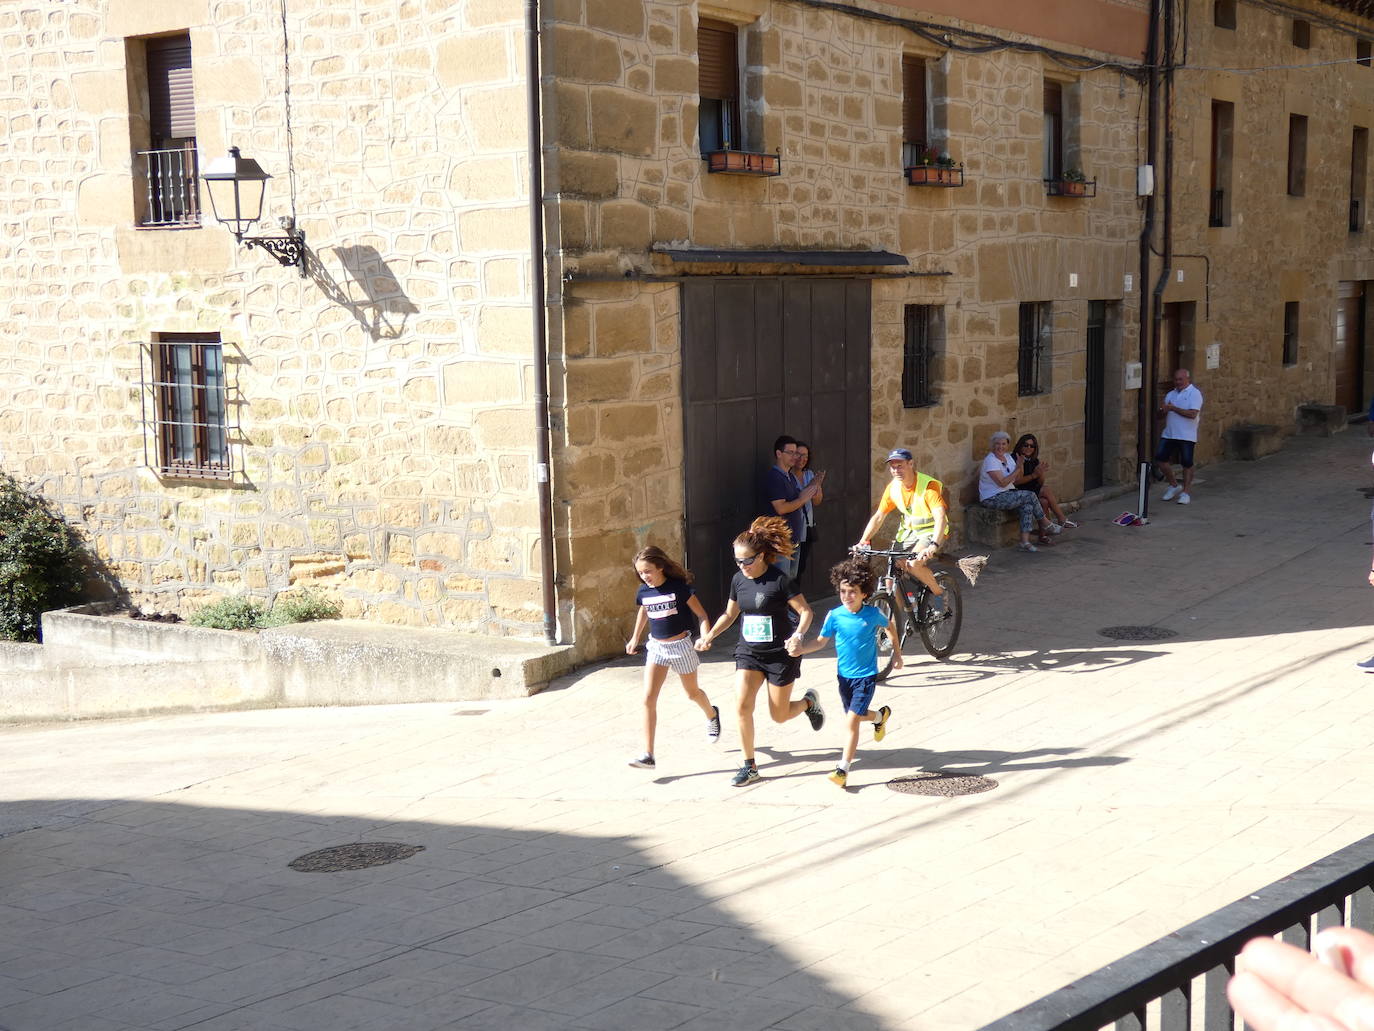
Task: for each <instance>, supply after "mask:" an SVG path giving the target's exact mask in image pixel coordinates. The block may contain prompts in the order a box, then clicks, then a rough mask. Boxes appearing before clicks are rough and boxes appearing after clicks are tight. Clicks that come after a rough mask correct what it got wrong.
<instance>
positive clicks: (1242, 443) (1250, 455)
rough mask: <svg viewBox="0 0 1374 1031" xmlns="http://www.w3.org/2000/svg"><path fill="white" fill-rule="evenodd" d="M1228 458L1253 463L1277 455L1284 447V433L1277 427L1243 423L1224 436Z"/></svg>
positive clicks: (1229, 430) (1233, 427)
mask: <svg viewBox="0 0 1374 1031" xmlns="http://www.w3.org/2000/svg"><path fill="white" fill-rule="evenodd" d="M1222 439H1223V440H1224V441H1225V444H1226V457H1227V459H1230V460H1240V461H1242V462H1253V461H1254V460H1255V459H1257V458H1263V457H1264V456H1265V455H1272V454H1275V453H1276V452H1277V451H1278V450H1279V449H1280V448H1281V447H1283V431H1282V430H1281V429H1279V428H1278V427H1277V426H1268V425H1263V424H1260V423H1250V422H1242V423H1238V424H1236V425H1235V426H1232V427H1231V428H1230V429H1228V430H1227V431H1226V432H1225V433H1223V434H1222Z"/></svg>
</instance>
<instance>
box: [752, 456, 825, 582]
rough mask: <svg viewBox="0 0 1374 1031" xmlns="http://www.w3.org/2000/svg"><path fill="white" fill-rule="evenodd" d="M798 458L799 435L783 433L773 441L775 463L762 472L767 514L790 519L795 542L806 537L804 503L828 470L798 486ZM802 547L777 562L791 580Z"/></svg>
mask: <svg viewBox="0 0 1374 1031" xmlns="http://www.w3.org/2000/svg"><path fill="white" fill-rule="evenodd" d="M796 461H797V438H795V437H789V436H787V435H786V434H783V435H782V436H781V437H779V438H778V439H777V440H775V441H773V465H772V467H771V468H770V469H769V470H768V472H766V473H764V475H763V500H764V509H763V514H764V515H778V516H782V517H783V518H784V519H786V520H787V525H788V527H789V528H790V529H791V530H792V543H793V545H800V544H801V543H802V542H803V541H805V540H806V514H805V513H804V512H803V511H802V508H803V506H805V505H806V503H807V502H808V501H810V500H811V499H812V498H814V497H815V496H816V492H817V491H818V490H820V489H821V484H822V482H823V481H824V480H825V473H824V472H819V473H817V474H816V478H815V479H814V480H812V481H811V482H810V483H809V484H807V485H806V486H805V487H799V486H798V485H797V481H796V480H794V479H793V478H792V466H793V465H795V464H796ZM799 557H800V549H798V550H797V551H793V552H792V557H791V558H786V559H784V558H780V559H778V561H777V562H776V563H775V565H776V566H777V567H778V568H779V569H781V570H782V571H783V572H784V573H786V574H787V576H788V578H789V579H793V580H795V579H796V577H797V560H798V558H799Z"/></svg>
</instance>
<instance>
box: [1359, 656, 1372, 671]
mask: <svg viewBox="0 0 1374 1031" xmlns="http://www.w3.org/2000/svg"><path fill="white" fill-rule="evenodd" d="M1355 668H1356V669H1362V670H1364V671H1365V672H1366V673H1374V657H1371V658H1368V659H1365V660H1364V662H1357V663H1355Z"/></svg>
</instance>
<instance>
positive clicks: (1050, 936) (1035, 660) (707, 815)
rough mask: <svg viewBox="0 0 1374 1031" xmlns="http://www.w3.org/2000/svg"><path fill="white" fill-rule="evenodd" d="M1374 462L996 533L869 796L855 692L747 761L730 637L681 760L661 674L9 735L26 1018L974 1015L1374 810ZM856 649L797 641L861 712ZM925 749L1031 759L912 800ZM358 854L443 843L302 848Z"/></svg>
mask: <svg viewBox="0 0 1374 1031" xmlns="http://www.w3.org/2000/svg"><path fill="white" fill-rule="evenodd" d="M1370 483H1371V474H1370V465H1369V442H1368V441H1367V438H1366V437H1365V436H1364V432H1363V430H1362V429H1361V428H1358V427H1357V428H1356V429H1355V430H1354V431H1352V432H1348V433H1345V434H1342V435H1341V436H1339V437H1336V438H1334V439H1330V440H1320V439H1293V440H1291V441H1290V442H1289V443H1288V445H1287V447H1286V448H1285V450H1284V451H1283V453H1282V454H1280V455H1277V456H1274V457H1272V458H1269V459H1266V460H1263V461H1261V462H1257V463H1235V464H1229V465H1218V466H1212V467H1209V468H1206V469H1204V470H1202V471H1201V473H1200V476H1199V480H1198V483H1197V486H1196V489H1195V491H1194V495H1193V496H1194V503H1193V504H1192V505H1191V506H1189V507H1186V508H1185V507H1181V506H1178V505H1174V504H1162V503H1159V502H1156V507H1155V510H1154V512H1152V516H1153V521H1152V524H1151V525H1149V526H1146V527H1139V528H1120V527H1117V526H1114V525H1111V523H1110V522H1109V520H1110V519H1111V518H1112V517H1113V516H1115V515H1117V514H1118V513H1119V512H1120V511H1122V510H1123V509H1125V508H1128V507H1130V505H1131V499H1130V498H1129V497H1125V498H1119V499H1117V500H1115V501H1112V502H1107V503H1105V504H1103V505H1099V506H1097V507H1095V508H1090V509H1087V510H1085V511H1084V512H1083V513H1080V515H1079V516H1078V517H1077V518H1079V520H1080V521H1081V522H1082V523H1083V526H1082V528H1081V529H1079V530H1077V531H1071V532H1070V533H1069V534H1066V536H1065V538H1063V539H1062V540H1063V542H1062V543H1061V545H1059V546H1057V547H1054V548H1052V549H1047V550H1046V551H1045V552H1043V553H1041V554H1036V555H1022V554H1018V553H1011V552H1006V553H998V554H996V555H995V556H994V557H993V561H992V564H991V565H990V566H989V568H988V570H987V572H986V573H985V574H984V577H983V578H982V580H981V581H980V582H979V584H978V586H977V587H976V588H974V589H969V590H966V591H965V600H966V602H967V606H968V617H967V620H966V622H965V625H964V631H963V635H962V638H961V642H960V650H959V652H958V653H957V654H956V655H955V657H954V661H952V662H950V663H947V664H940V663H936V662H933V661H931V660H930V659H929V658H928V657H925V656H924V654H923V653H922V654H921V655H915V654H913V655H911V660H912V661H911V662H910V665H909V666H908V667H907V669H906V670H905V671H904V672H903V673H901V674H900V675H899V676H897V677H896V678H895V679H894V680H893V681H892V682H891V683H890V684H889V685H888V686H885V687H880V690H879V698H878V702H879V704H882V703H886V704H889V705H891V706H892V708H893V710H894V718H893V724H892V730H891V732H890V733H889V735H888V737H887V739H886V740H885V741H884V742H883V743H882V744H881V745H879V746H874V745H872V742H871V735H870V734H868V733H865V735H864V738H863V739H862V742H861V746H860V753H859V755H860V761H859V762H858V763H857V764H856V765H855V767H854V770H853V772H852V773H851V777H850V785H851V786H850V789H849V790H847V791H842V790H840V789H838V788H836V787H835V786H834V785H832V784H830V783H829V782H828V781H827V780H826V774H827V773H829V771H830V769H831V768H832V766H831V764H832V761H833V759H834V757H835V755H836V746H837V743H838V742H839V740H840V726H839V720H838V719H834V720H833V721H832V723H831V724H830V725H829V726H827V727H826V728H825V729H824V730H823V731H822V732H820V733H818V734H817V733H813V732H812V731H811V730H810V729H809V727H808V726H807V724H806V721H805V720H796V721H793V722H791V723H789V724H787V725H785V726H783V727H776V726H774V725H772V724H770V723H766V722H762V721H761V722H760V723H759V730H760V733H759V742H760V745H761V751H760V760H761V765H762V769H763V773H764V776H765V780H764V781H763V782H762V783H760V784H759V785H757V786H754V787H751V788H747V789H744V790H737V789H732V788H731V787H730V786H729V783H728V782H729V778H730V776H731V774H732V772H733V771H734V769H735V768H736V767H737V765H738V761H739V753H738V738H737V735H736V733H735V729H734V719H733V717H732V716H731V715H730V713H731V711H732V709H733V704H732V701H731V696H730V692H729V686H728V685H729V682H730V679H731V673H732V664H731V663H730V661H729V656H728V653H727V650H718V651H717V652H715V653H713V654H712V656H711V662H710V663H709V665H708V666H707V667H706V668H705V670H704V673H703V678H702V683H703V686H704V687H705V688H706V689H707V691H708V693H709V694H710V695H711V697H712V699H713V700H715V701H716V702H717V703H718V704H720V705H721V708H722V710H723V711H724V713H725V715H726V721H725V724H726V726H725V734H724V740H723V742H722V744H721V745H719V746H718V747H717V748H716V749H712V747H711V746H709V745H708V744H707V743H706V742H705V740H704V737H703V734H702V730H703V728H702V726H701V720H700V717H699V714H698V713H697V712H696V710H695V709H694V708H693V707H692V706H690V704H689V703H687V702H686V700H685V699H684V698H683V697H682V695H681V692H680V691H678V690H677V688H676V686H675V683H674V682H673V681H670V683H669V685H668V686H667V687H666V688H665V691H664V695H663V701H662V703H661V705H660V716H661V719H660V735H659V736H660V741H659V748H658V753H659V766H658V769H657V770H656V771H642V770H635V769H631V768H629V767H627V766H626V764H625V761H626V760H627V759H628V758H630V757H631V756H632V755H633V754H635V753H636V752H637V751H638V746H639V738H638V695H639V690H638V683H639V676H640V669H639V663H638V660H629V659H625V660H620V661H617V662H613V663H610V664H607V665H602V666H597V667H593V668H590V669H587V670H584V671H582V672H581V673H579V674H578V675H576V676H573V677H570V678H567V679H566V680H564V681H561V682H560V683H559V684H558V685H557V686H556V687H555V689H553V690H550V691H548V692H546V693H544V694H542V695H539V696H537V697H534V698H531V699H524V700H518V701H503V702H496V703H471V704H440V705H417V706H394V707H384V708H357V709H312V710H282V711H268V712H239V713H224V714H213V715H203V716H181V717H168V718H160V719H143V720H132V721H118V722H105V723H91V724H82V725H65V726H42V727H25V728H11V729H8V730H4V731H0V749H3V754H4V757H5V761H4V763H3V766H2V767H0V834H4V835H5V836H4V837H3V838H0V1028H4V1029H7V1031H116V1029H138V1031H150V1029H168V1031H170V1029H183V1028H187V1029H189V1028H194V1029H196V1031H229V1029H244V1031H250V1029H251V1031H286V1029H296V1031H314V1029H320V1031H323V1029H329V1031H339V1029H346V1028H368V1029H383V1028H385V1029H393V1028H394V1029H405V1031H424V1029H428V1028H463V1029H501V1031H508V1029H515V1031H541V1029H551V1028H578V1029H595V1031H612V1029H627V1031H655V1029H669V1028H685V1029H693V1031H696V1029H712V1031H719V1029H727V1028H728V1029H739V1031H750V1029H760V1028H778V1029H786V1031H813V1029H814V1031H820V1029H826V1031H835V1029H864V1031H869V1029H898V1028H901V1029H908V1028H916V1029H932V1031H960V1029H971V1028H977V1027H978V1026H980V1025H981V1024H982V1023H984V1022H986V1021H988V1020H991V1019H993V1018H995V1017H997V1016H999V1015H1000V1014H1002V1013H1004V1012H1006V1011H1008V1010H1010V1009H1013V1008H1015V1007H1016V1006H1019V1005H1021V1004H1023V1003H1025V1002H1027V1001H1030V1000H1031V999H1033V998H1035V997H1037V996H1039V995H1041V994H1044V993H1045V992H1047V991H1049V990H1051V989H1053V988H1055V987H1057V986H1058V985H1060V984H1061V983H1063V982H1064V981H1066V980H1069V979H1071V978H1073V977H1075V976H1076V975H1079V974H1082V973H1085V972H1087V971H1089V970H1092V969H1094V968H1096V967H1098V966H1100V965H1102V964H1103V963H1106V962H1108V961H1110V960H1112V959H1114V958H1116V957H1117V956H1119V955H1121V954H1122V953H1125V952H1127V951H1129V950H1131V949H1133V948H1136V947H1138V946H1140V945H1142V944H1144V943H1146V942H1148V941H1150V940H1152V939H1154V938H1155V937H1158V936H1159V935H1161V934H1164V933H1167V932H1168V931H1170V930H1172V929H1173V928H1175V927H1177V926H1179V925H1180V924H1183V923H1186V922H1188V921H1190V920H1193V919H1195V918H1197V917H1199V916H1201V915H1203V914H1205V913H1207V912H1209V911H1210V910H1212V909H1214V908H1216V907H1218V906H1221V905H1223V904H1225V903H1227V902H1230V901H1232V900H1233V899H1234V898H1236V897H1237V896H1239V895H1241V894H1243V893H1245V892H1248V891H1250V890H1253V889H1255V888H1257V887H1259V886H1261V885H1264V884H1266V883H1268V882H1270V881H1272V880H1274V879H1276V878H1278V877H1280V876H1282V875H1284V874H1286V873H1288V872H1289V871H1291V870H1293V869H1295V868H1297V867H1300V866H1302V865H1304V864H1306V863H1308V862H1310V861H1312V860H1314V859H1316V858H1319V857H1321V856H1323V855H1326V854H1327V853H1329V852H1331V851H1333V850H1335V849H1336V848H1339V847H1341V846H1343V845H1346V844H1348V843H1349V842H1351V841H1353V840H1355V839H1357V838H1360V837H1362V836H1364V835H1366V834H1368V833H1370V832H1372V831H1374V757H1371V755H1370V754H1369V752H1368V742H1369V741H1370V739H1371V737H1374V677H1369V676H1367V675H1366V674H1363V673H1361V672H1359V671H1357V670H1355V669H1354V668H1353V666H1352V663H1353V662H1354V661H1356V660H1357V659H1361V658H1364V657H1366V656H1367V655H1368V654H1370V652H1371V651H1374V641H1371V634H1370V633H1369V631H1368V630H1367V629H1366V624H1367V622H1368V618H1367V613H1368V612H1369V606H1370V602H1371V601H1374V589H1371V588H1370V587H1369V586H1368V584H1367V583H1366V580H1365V578H1366V575H1367V571H1368V568H1369V557H1370V546H1369V540H1370V529H1369V502H1368V501H1367V500H1366V499H1365V497H1364V496H1363V495H1362V494H1361V493H1360V489H1361V488H1365V487H1368V486H1369V485H1370ZM1063 493H1068V491H1063ZM1157 494H1158V492H1156V495H1157ZM822 515H824V513H822ZM853 529H854V530H857V528H853ZM826 532H831V533H839V532H841V530H840V528H838V527H833V528H832V527H827V529H826ZM628 560H629V556H626V562H627V565H626V578H625V602H626V604H625V606H624V611H625V618H624V624H625V629H626V630H627V631H628V629H629V626H630V624H631V619H632V615H633V611H632V598H633V591H634V580H633V579H632V577H631V575H630V571H629V567H628ZM1118 624H1140V625H1153V626H1160V627H1166V628H1168V629H1171V630H1175V631H1177V632H1178V636H1176V637H1173V638H1171V639H1168V640H1163V641H1146V642H1134V641H1112V640H1109V639H1107V638H1105V637H1102V636H1100V635H1099V634H1098V633H1097V631H1098V630H1099V628H1102V627H1105V626H1111V625H1118ZM833 673H834V660H833V656H832V657H829V658H827V657H826V656H824V655H821V656H816V657H812V658H808V659H807V660H806V661H805V664H804V675H803V683H804V684H805V685H814V686H817V687H819V688H821V689H822V698H823V699H824V700H825V701H827V702H828V703H829V705H830V708H831V710H832V713H833V712H834V711H835V710H837V708H838V706H837V705H836V704H835V690H834V682H833ZM762 712H763V709H762V707H761V708H760V713H761V714H762ZM765 719H766V717H765ZM917 770H927V771H946V772H951V771H952V772H966V773H976V774H980V775H983V776H987V777H990V778H992V779H993V780H995V781H996V782H997V785H998V786H997V787H996V788H995V789H994V790H992V791H989V792H986V793H983V794H978V795H972V796H968V797H963V798H949V799H944V798H931V797H920V796H913V795H905V794H898V793H896V792H893V791H891V790H889V789H888V788H887V787H886V786H885V784H886V781H888V780H889V779H891V778H893V777H896V776H900V775H903V774H906V773H911V772H914V771H917ZM356 841H395V842H404V843H410V844H415V845H423V846H424V851H422V852H420V853H418V854H417V855H415V856H414V857H412V858H410V859H406V860H404V861H401V862H396V863H393V864H390V865H386V866H380V867H375V868H372V869H366V870H360V871H353V872H345V873H297V872H295V871H293V870H290V869H288V868H287V863H288V862H290V861H291V860H292V859H295V858H296V857H298V856H300V855H302V854H304V853H307V852H310V851H312V850H315V849H318V848H322V847H325V846H329V845H337V844H343V843H347V842H356Z"/></svg>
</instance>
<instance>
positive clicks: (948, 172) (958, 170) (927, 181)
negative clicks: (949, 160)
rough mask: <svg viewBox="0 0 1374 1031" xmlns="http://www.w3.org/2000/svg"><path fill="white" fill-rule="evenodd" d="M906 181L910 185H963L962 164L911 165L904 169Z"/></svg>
mask: <svg viewBox="0 0 1374 1031" xmlns="http://www.w3.org/2000/svg"><path fill="white" fill-rule="evenodd" d="M905 171H906V181H907V182H909V183H910V184H911V185H912V186H946V187H955V186H963V185H964V166H963V165H958V166H953V165H912V166H911V167H910V168H908V169H906V170H905Z"/></svg>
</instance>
